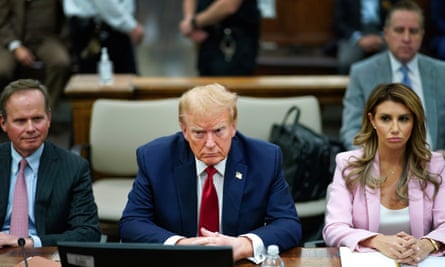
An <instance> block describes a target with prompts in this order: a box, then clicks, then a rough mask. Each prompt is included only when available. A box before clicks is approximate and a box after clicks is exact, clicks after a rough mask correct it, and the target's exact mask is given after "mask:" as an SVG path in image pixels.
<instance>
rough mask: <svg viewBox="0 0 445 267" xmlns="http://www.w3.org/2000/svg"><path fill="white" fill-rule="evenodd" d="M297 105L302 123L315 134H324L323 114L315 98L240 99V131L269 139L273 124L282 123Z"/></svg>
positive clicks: (244, 97) (242, 97) (245, 97)
mask: <svg viewBox="0 0 445 267" xmlns="http://www.w3.org/2000/svg"><path fill="white" fill-rule="evenodd" d="M293 105H297V106H298V107H299V108H300V110H301V114H300V122H301V123H302V124H304V125H305V126H307V127H309V128H311V129H312V130H314V131H315V132H318V133H321V132H322V126H321V125H322V123H321V112H320V106H319V103H318V99H317V98H316V97H315V96H295V97H268V98H259V97H247V96H240V97H239V98H238V130H240V131H241V132H242V133H244V134H245V135H247V136H250V137H255V138H259V139H262V140H266V141H267V140H268V139H269V133H270V128H271V127H272V124H273V123H281V122H282V121H283V118H284V115H285V114H286V112H287V110H288V109H289V108H290V107H291V106H293Z"/></svg>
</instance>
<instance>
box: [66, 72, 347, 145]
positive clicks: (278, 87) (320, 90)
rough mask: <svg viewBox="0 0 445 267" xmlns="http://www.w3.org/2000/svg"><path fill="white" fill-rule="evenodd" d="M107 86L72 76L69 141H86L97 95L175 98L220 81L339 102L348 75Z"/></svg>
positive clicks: (142, 80)
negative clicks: (71, 139)
mask: <svg viewBox="0 0 445 267" xmlns="http://www.w3.org/2000/svg"><path fill="white" fill-rule="evenodd" d="M114 79H115V82H114V84H113V85H110V86H100V85H99V83H98V81H99V78H98V77H97V75H91V74H79V75H73V76H72V77H71V79H70V81H69V82H68V84H67V86H66V88H65V95H66V96H68V97H69V98H71V100H72V109H73V110H72V112H73V129H74V133H73V142H74V144H86V143H88V141H89V127H90V117H91V107H92V105H93V103H94V101H95V100H96V99H98V98H114V99H133V100H148V99H159V98H168V97H179V96H181V94H182V93H183V92H185V91H186V90H188V89H190V88H192V87H194V86H197V85H205V84H210V83H220V84H222V85H224V86H226V87H227V88H228V89H230V90H232V91H234V92H236V93H237V94H239V95H242V96H253V97H287V96H303V95H314V96H316V97H317V98H318V100H319V102H320V105H322V106H323V105H326V104H340V105H341V102H342V99H343V95H344V93H345V90H346V87H347V84H348V82H349V77H348V76H342V75H290V76H277V75H271V76H249V77H137V76H134V75H127V74H120V75H115V77H114Z"/></svg>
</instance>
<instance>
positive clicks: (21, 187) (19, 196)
mask: <svg viewBox="0 0 445 267" xmlns="http://www.w3.org/2000/svg"><path fill="white" fill-rule="evenodd" d="M27 164H28V162H27V161H26V159H22V160H21V161H20V169H19V174H18V175H17V181H16V183H15V189H14V200H13V203H12V214H11V229H10V231H9V233H10V234H11V235H15V236H18V237H27V236H28V193H27V190H26V182H25V168H26V165H27Z"/></svg>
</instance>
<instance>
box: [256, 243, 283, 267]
mask: <svg viewBox="0 0 445 267" xmlns="http://www.w3.org/2000/svg"><path fill="white" fill-rule="evenodd" d="M261 266H262V267H284V262H283V260H282V259H281V257H280V250H279V248H278V246H277V245H269V246H268V247H267V254H266V258H265V259H264V261H263V263H262V264H261Z"/></svg>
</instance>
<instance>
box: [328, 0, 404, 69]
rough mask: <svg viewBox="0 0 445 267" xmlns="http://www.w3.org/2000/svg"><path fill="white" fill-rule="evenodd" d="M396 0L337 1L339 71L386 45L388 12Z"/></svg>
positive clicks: (334, 22)
mask: <svg viewBox="0 0 445 267" xmlns="http://www.w3.org/2000/svg"><path fill="white" fill-rule="evenodd" d="M394 2H395V0H336V1H335V9H334V21H333V25H334V31H335V35H336V38H337V39H338V40H337V42H338V43H337V44H338V51H337V61H338V73H339V74H348V72H349V67H350V65H351V64H352V63H354V62H356V61H359V60H361V59H363V58H365V57H367V56H370V55H372V54H375V53H377V52H379V51H381V50H382V49H384V48H385V40H384V39H383V36H382V28H383V22H384V20H385V17H386V13H387V11H388V10H389V8H390V7H391V5H392V4H393V3H394Z"/></svg>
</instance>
